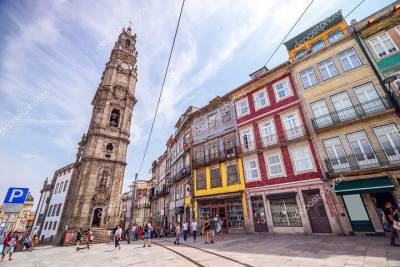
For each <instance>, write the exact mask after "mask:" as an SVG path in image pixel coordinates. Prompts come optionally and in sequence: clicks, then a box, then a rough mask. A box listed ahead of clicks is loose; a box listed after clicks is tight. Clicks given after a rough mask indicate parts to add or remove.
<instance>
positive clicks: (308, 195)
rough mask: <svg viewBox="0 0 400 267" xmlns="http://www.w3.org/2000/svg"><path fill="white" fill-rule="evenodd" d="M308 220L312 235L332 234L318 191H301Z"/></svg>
mask: <svg viewBox="0 0 400 267" xmlns="http://www.w3.org/2000/svg"><path fill="white" fill-rule="evenodd" d="M303 198H304V203H305V204H306V209H307V215H308V219H309V221H310V224H311V230H312V232H313V233H332V229H331V225H330V223H329V219H328V216H327V214H326V210H325V205H324V201H323V200H322V197H321V194H320V192H319V190H309V191H303Z"/></svg>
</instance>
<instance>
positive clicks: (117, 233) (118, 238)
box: [114, 225, 122, 249]
mask: <svg viewBox="0 0 400 267" xmlns="http://www.w3.org/2000/svg"><path fill="white" fill-rule="evenodd" d="M121 237H122V228H121V226H119V225H117V230H115V234H114V246H115V248H118V249H121V245H120V244H119V241H121Z"/></svg>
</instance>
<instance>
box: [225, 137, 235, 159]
mask: <svg viewBox="0 0 400 267" xmlns="http://www.w3.org/2000/svg"><path fill="white" fill-rule="evenodd" d="M224 150H225V156H226V157H227V158H231V157H234V156H235V153H236V151H235V135H233V134H231V135H227V136H224Z"/></svg>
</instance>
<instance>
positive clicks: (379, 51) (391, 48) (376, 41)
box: [369, 32, 397, 57]
mask: <svg viewBox="0 0 400 267" xmlns="http://www.w3.org/2000/svg"><path fill="white" fill-rule="evenodd" d="M369 42H370V44H371V46H372V48H373V49H374V51H375V54H376V55H377V56H378V57H384V56H387V55H389V54H391V53H393V52H395V51H397V48H396V46H395V44H394V43H393V41H392V39H391V38H390V36H389V35H388V34H387V33H386V32H385V33H382V34H380V35H379V36H377V37H375V38H372V39H370V40H369Z"/></svg>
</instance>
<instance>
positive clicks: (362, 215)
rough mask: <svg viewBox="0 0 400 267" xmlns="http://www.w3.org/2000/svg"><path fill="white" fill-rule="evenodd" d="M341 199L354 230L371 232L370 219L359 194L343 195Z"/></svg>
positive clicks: (372, 228) (372, 229)
mask: <svg viewBox="0 0 400 267" xmlns="http://www.w3.org/2000/svg"><path fill="white" fill-rule="evenodd" d="M343 201H344V204H345V206H346V210H347V214H348V215H349V218H350V222H351V225H352V227H353V230H354V231H355V232H373V231H374V227H373V226H372V223H371V220H370V218H369V215H368V213H367V210H366V208H365V205H364V202H363V200H362V198H361V195H360V194H352V195H343Z"/></svg>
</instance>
